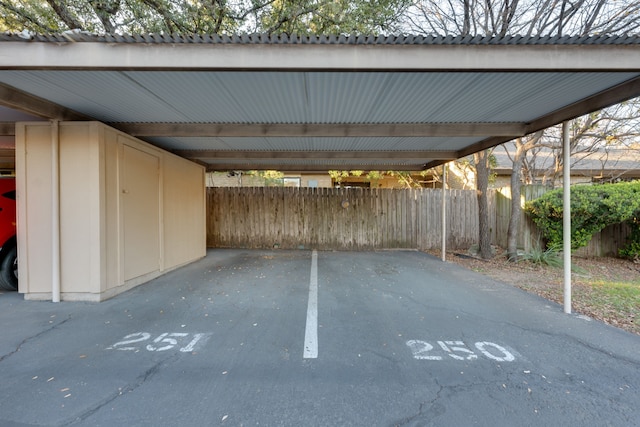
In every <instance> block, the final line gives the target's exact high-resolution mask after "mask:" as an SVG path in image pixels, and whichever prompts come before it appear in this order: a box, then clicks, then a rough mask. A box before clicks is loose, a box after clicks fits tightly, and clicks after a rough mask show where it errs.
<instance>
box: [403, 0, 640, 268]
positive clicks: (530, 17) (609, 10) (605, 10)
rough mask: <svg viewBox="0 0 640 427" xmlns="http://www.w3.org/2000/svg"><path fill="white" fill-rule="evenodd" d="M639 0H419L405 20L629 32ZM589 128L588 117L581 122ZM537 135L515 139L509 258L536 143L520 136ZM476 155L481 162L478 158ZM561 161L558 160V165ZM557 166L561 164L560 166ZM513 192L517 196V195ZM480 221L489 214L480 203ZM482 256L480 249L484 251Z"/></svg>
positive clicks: (461, 28)
mask: <svg viewBox="0 0 640 427" xmlns="http://www.w3.org/2000/svg"><path fill="white" fill-rule="evenodd" d="M639 17H640V1H637V0H634V1H621V2H610V1H607V0H573V1H570V0H550V1H539V0H484V1H482V2H478V1H475V0H447V1H443V0H420V1H416V2H415V4H414V6H413V7H411V8H410V9H409V10H408V13H407V15H406V21H405V24H406V25H407V27H408V28H410V29H411V31H417V32H421V33H437V34H445V35H447V34H453V35H463V36H465V35H486V36H492V35H495V36H505V35H508V34H512V35H515V34H518V35H524V36H532V35H556V36H562V35H565V34H571V35H588V34H596V33H598V34H617V33H629V32H632V31H635V30H637V29H638V28H639V27H640V19H638V18H639ZM585 124H586V125H587V126H586V128H585V130H586V129H589V128H590V126H592V123H585ZM536 139H538V140H539V139H540V136H539V135H537V134H536V135H533V136H528V137H527V138H525V139H521V140H519V141H517V142H516V144H520V146H519V148H518V149H517V151H518V152H517V153H516V159H514V160H515V161H514V163H513V172H512V181H511V192H512V204H511V207H512V209H511V220H510V224H509V231H508V233H509V234H508V236H507V241H508V242H509V245H508V248H507V253H508V255H509V257H510V259H513V260H515V259H517V258H516V257H515V256H514V255H515V254H516V242H517V240H516V239H517V229H518V227H517V226H518V220H519V217H520V214H521V205H520V196H519V194H520V185H521V181H520V179H518V178H519V176H520V172H521V170H522V165H523V163H524V161H525V160H524V159H525V156H526V153H527V151H529V150H532V149H534V148H535V147H536V144H535V143H528V142H524V141H525V140H527V141H532V140H536ZM484 157H486V156H485V155H484V154H480V155H479V158H477V159H476V165H478V164H481V165H482V164H483V162H481V160H482V159H483V158H484ZM479 161H480V163H479ZM558 166H560V165H558ZM558 170H559V169H558ZM485 173H488V170H487V169H486V168H484V167H481V168H480V169H477V179H476V184H477V191H478V195H479V199H478V203H479V204H480V203H482V204H484V203H486V201H485V200H481V198H482V197H486V190H487V189H486V188H485V187H484V183H485V182H487V179H486V177H485V176H483V174H485ZM516 196H517V197H516ZM479 215H480V216H479V223H480V224H481V225H482V224H483V223H484V222H485V221H488V218H486V217H485V215H488V213H485V212H484V210H483V209H479ZM488 239H490V236H489V233H488V231H487V230H482V229H481V234H480V242H479V244H480V247H486V246H487V244H486V242H483V240H488ZM483 257H484V255H483Z"/></svg>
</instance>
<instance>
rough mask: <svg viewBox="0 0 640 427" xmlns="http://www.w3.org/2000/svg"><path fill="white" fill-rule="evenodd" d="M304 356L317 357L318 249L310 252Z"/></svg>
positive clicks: (306, 357)
mask: <svg viewBox="0 0 640 427" xmlns="http://www.w3.org/2000/svg"><path fill="white" fill-rule="evenodd" d="M304 358H305V359H317V358H318V251H316V250H314V251H313V252H312V253H311V277H310V278H309V303H308V304H307V326H306V328H305V332H304Z"/></svg>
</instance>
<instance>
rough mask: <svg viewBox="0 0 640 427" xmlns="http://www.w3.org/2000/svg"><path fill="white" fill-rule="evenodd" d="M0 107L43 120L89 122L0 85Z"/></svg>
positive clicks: (81, 116) (85, 118) (74, 113)
mask: <svg viewBox="0 0 640 427" xmlns="http://www.w3.org/2000/svg"><path fill="white" fill-rule="evenodd" d="M0 105H2V106H5V107H8V108H12V109H14V110H18V111H22V112H24V113H27V114H31V115H33V116H37V117H42V118H44V119H56V120H90V118H89V117H88V116H85V115H83V114H80V113H77V112H75V111H73V110H70V109H69V108H65V107H62V106H60V105H58V104H55V103H53V102H51V101H47V100H46V99H43V98H39V97H37V96H33V95H30V94H28V93H26V92H23V91H21V90H18V89H16V88H14V87H11V86H8V85H5V84H2V83H0Z"/></svg>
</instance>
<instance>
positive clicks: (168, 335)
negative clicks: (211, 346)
mask: <svg viewBox="0 0 640 427" xmlns="http://www.w3.org/2000/svg"><path fill="white" fill-rule="evenodd" d="M151 338H152V337H151V334H150V333H148V332H135V333H133V334H129V335H127V336H126V337H124V338H122V340H121V341H118V342H117V343H115V344H113V345H112V346H109V347H107V350H122V351H139V350H140V348H144V349H146V350H147V351H167V350H171V349H172V348H175V347H177V346H178V345H179V344H180V345H182V344H186V345H184V346H182V347H180V351H181V352H183V353H188V352H191V351H194V350H195V349H196V347H197V346H198V345H199V344H203V343H204V342H205V341H206V340H207V339H208V338H209V334H188V333H185V332H165V333H164V334H161V335H158V336H157V337H156V338H154V339H153V340H151ZM149 340H151V343H149V344H147V345H146V346H145V345H144V343H145V342H146V341H149Z"/></svg>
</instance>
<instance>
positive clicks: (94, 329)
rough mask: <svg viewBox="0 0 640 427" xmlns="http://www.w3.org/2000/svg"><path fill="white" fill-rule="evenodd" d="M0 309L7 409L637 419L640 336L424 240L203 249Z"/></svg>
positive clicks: (16, 298) (215, 419) (391, 420)
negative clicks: (137, 277)
mask: <svg viewBox="0 0 640 427" xmlns="http://www.w3.org/2000/svg"><path fill="white" fill-rule="evenodd" d="M0 325H1V327H2V331H1V332H0V396H2V398H1V399H0V426H2V427H18V426H120V425H123V426H124V425H127V426H453V425H459V426H516V425H517V426H540V425H545V426H635V425H640V336H637V335H633V334H630V333H628V332H625V331H622V330H619V329H616V328H613V327H611V326H607V325H605V324H603V323H600V322H598V321H595V320H592V319H589V318H588V317H585V316H581V315H579V314H571V315H566V314H564V313H563V311H562V307H561V306H559V305H557V304H554V303H551V302H549V301H546V300H544V299H542V298H539V297H537V296H534V295H530V294H527V293H525V292H523V291H521V290H519V289H516V288H514V287H511V286H509V285H507V284H504V283H500V282H496V281H494V280H492V279H490V278H487V277H485V276H482V275H480V274H476V273H474V272H471V271H468V270H465V269H463V268H461V267H458V266H457V265H454V264H449V263H443V262H442V261H440V260H439V259H436V258H434V257H432V256H430V255H427V254H424V253H421V252H413V251H384V252H312V251H303V250H300V251H284V250H274V251H253V250H237V249H234V250H223V249H216V250H210V251H209V252H208V255H207V257H206V258H204V259H202V260H200V261H198V262H196V263H193V264H191V265H189V266H186V267H184V268H181V269H179V270H176V271H173V272H171V273H169V274H167V275H165V276H163V277H160V278H158V279H156V280H154V281H152V282H149V283H147V284H145V285H142V286H139V287H137V288H135V289H133V290H131V291H129V292H126V293H123V294H121V295H118V296H117V297H115V298H112V299H110V300H108V301H105V302H102V303H82V302H61V303H51V302H42V301H24V300H23V299H22V296H21V295H19V294H17V293H2V294H0Z"/></svg>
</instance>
